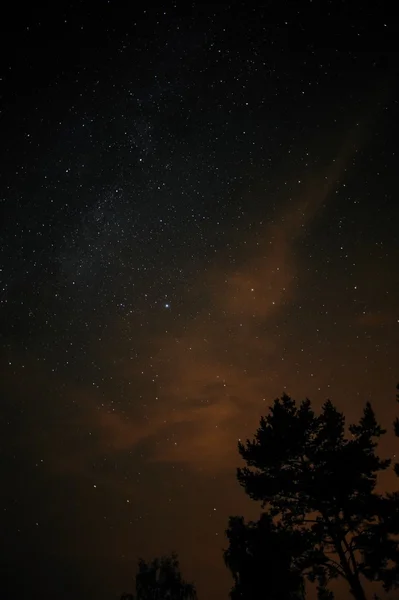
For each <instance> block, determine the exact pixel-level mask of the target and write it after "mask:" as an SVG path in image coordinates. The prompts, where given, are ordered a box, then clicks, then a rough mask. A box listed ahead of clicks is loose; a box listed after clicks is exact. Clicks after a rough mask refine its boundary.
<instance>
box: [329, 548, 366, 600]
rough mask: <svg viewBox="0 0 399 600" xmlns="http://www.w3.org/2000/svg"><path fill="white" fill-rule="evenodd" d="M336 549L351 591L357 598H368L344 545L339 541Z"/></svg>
mask: <svg viewBox="0 0 399 600" xmlns="http://www.w3.org/2000/svg"><path fill="white" fill-rule="evenodd" d="M336 550H337V553H338V556H339V560H340V563H341V567H342V569H343V571H344V573H345V576H346V580H347V582H348V583H349V586H350V593H351V594H352V596H353V597H354V598H355V599H356V600H367V597H366V594H365V593H364V589H363V586H362V584H361V583H360V579H359V576H358V574H357V573H353V571H352V569H351V568H350V565H349V563H348V560H347V558H346V556H345V552H344V551H343V550H342V546H341V544H340V542H339V541H337V542H336Z"/></svg>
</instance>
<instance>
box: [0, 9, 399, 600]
mask: <svg viewBox="0 0 399 600" xmlns="http://www.w3.org/2000/svg"><path fill="white" fill-rule="evenodd" d="M49 4H50V3H49ZM53 4H54V8H49V7H48V6H47V3H46V5H45V6H44V3H42V4H40V3H39V5H38V6H35V7H34V8H32V9H29V10H30V13H29V12H28V13H27V12H24V11H23V9H22V7H21V6H19V5H18V6H17V5H16V6H15V7H14V8H13V9H12V13H10V16H9V17H8V18H4V19H3V18H2V22H1V73H0V77H1V81H0V85H1V115H0V119H1V121H0V201H1V203H0V207H1V217H0V218H1V248H0V263H1V265H0V268H1V273H0V275H1V278H0V281H1V285H0V294H1V295H0V301H1V313H0V323H1V353H0V360H1V366H0V369H1V371H0V372H1V420H0V423H1V432H0V434H1V435H0V453H1V454H0V456H1V464H2V467H1V488H0V493H1V498H0V510H1V513H0V514H1V520H0V531H1V540H2V550H1V553H2V559H1V569H2V571H4V572H2V573H1V586H3V589H4V588H5V589H7V587H8V590H9V591H6V592H4V594H2V597H4V598H9V597H13V598H20V597H21V598H25V597H26V598H28V597H29V599H30V600H31V599H32V598H34V599H36V598H40V599H41V600H47V599H50V598H57V600H66V599H72V598H73V599H74V600H83V599H85V600H86V599H87V598H96V599H97V600H106V599H109V600H112V599H114V600H116V598H117V597H118V594H120V593H121V592H122V591H124V590H129V589H132V577H133V574H134V568H135V561H136V558H137V557H138V556H140V555H142V556H144V557H146V558H151V557H153V556H156V555H160V554H162V553H166V552H169V551H170V550H173V549H174V550H176V551H177V552H178V553H179V555H180V558H181V563H182V569H183V572H184V575H185V577H186V578H188V579H192V580H194V581H195V582H196V584H197V587H198V591H199V595H200V598H201V599H205V598H207V599H209V600H216V599H219V598H220V599H221V598H227V593H228V589H229V587H230V585H231V580H230V577H229V574H228V572H227V571H226V569H225V567H224V564H223V559H222V548H223V547H225V546H226V540H225V537H224V530H225V528H226V526H227V519H228V516H229V515H231V514H245V515H246V516H247V517H256V516H257V515H258V514H259V512H260V507H259V506H258V505H256V504H255V503H251V502H250V501H249V500H247V499H246V498H245V495H244V492H243V491H242V489H241V488H240V487H239V485H238V483H236V481H235V468H236V467H237V466H240V464H241V463H240V459H239V456H238V452H237V447H236V444H237V439H238V438H240V437H244V438H245V437H246V436H251V435H252V433H253V432H254V431H255V429H256V427H257V425H258V423H259V418H260V416H261V414H262V413H264V412H265V411H266V410H267V406H268V405H269V404H270V403H271V401H272V400H273V399H274V398H275V397H276V396H279V395H280V394H281V393H282V392H283V391H286V392H287V393H290V394H292V396H294V397H296V398H298V399H303V398H304V397H305V396H308V397H310V398H311V399H312V400H314V402H315V405H316V406H319V405H320V404H321V403H322V402H323V401H324V400H325V399H326V398H331V400H332V401H333V402H334V403H336V404H337V405H338V407H339V408H340V409H342V410H344V411H345V414H346V415H347V417H348V419H349V420H353V419H357V417H358V416H359V414H360V411H361V408H362V406H363V404H364V402H365V401H366V400H371V401H372V402H373V405H374V407H375V409H376V411H377V416H378V417H379V418H380V420H381V421H382V422H383V424H384V425H386V426H388V427H390V423H391V421H392V419H393V417H394V415H395V411H396V405H395V401H394V400H395V385H396V383H397V381H398V380H399V353H398V342H399V275H398V265H399V236H398V221H399V202H398V179H397V177H398V167H399V162H398V159H399V153H398V149H397V148H398V135H399V104H398V99H399V95H398V85H397V84H398V79H397V64H398V58H399V57H398V53H397V52H395V48H396V39H397V38H396V33H397V32H395V30H394V28H393V25H394V23H395V22H396V21H395V20H394V17H393V15H389V14H386V13H384V8H383V4H381V5H380V6H379V7H378V9H377V8H374V10H375V13H368V12H367V10H368V9H366V8H365V7H363V9H361V7H360V8H359V6H357V3H356V2H354V3H353V4H350V5H349V8H348V5H347V3H346V2H339V1H335V2H333V3H330V2H313V3H312V2H306V3H305V2H302V1H298V2H279V3H277V2H276V3H266V6H267V8H260V7H259V6H258V8H252V7H251V5H250V4H248V3H239V2H237V3H232V4H231V5H227V4H220V3H219V4H213V5H212V4H208V5H207V4H200V3H189V2H188V3H182V7H180V6H178V5H176V4H172V3H170V4H167V3H165V5H164V8H162V9H159V10H155V9H148V7H147V3H143V4H142V5H141V6H140V5H136V8H135V9H134V10H135V12H134V13H133V12H132V10H133V9H132V7H130V6H129V7H125V8H120V7H121V6H122V4H119V8H118V6H117V5H116V3H113V2H108V3H101V2H100V3H97V4H96V5H94V4H93V8H90V5H89V3H86V4H85V3H80V4H79V3H53ZM10 10H11V9H10ZM51 11H52V12H51ZM394 448H395V441H394V440H392V438H391V437H390V436H388V437H387V439H386V441H385V442H384V446H383V450H384V452H386V453H388V454H392V453H393V452H394V451H395V450H394ZM386 485H388V486H391V487H392V486H393V485H395V481H393V480H391V479H389V477H388V479H387V481H386ZM341 594H342V595H341V596H340V597H342V598H346V597H347V596H345V594H347V592H346V591H342V592H341Z"/></svg>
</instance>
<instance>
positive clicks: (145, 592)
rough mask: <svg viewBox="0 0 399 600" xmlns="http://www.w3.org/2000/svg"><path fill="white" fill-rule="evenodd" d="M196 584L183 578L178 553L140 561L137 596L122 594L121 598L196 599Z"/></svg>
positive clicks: (150, 599)
mask: <svg viewBox="0 0 399 600" xmlns="http://www.w3.org/2000/svg"><path fill="white" fill-rule="evenodd" d="M196 598H197V593H196V589H195V586H194V584H192V583H187V582H186V581H184V579H183V578H182V575H181V572H180V566H179V559H178V556H177V554H174V553H172V554H171V555H170V556H163V557H161V558H155V559H154V560H152V561H151V562H146V561H145V560H143V559H139V561H138V570H137V574H136V596H134V595H133V594H122V596H121V600H196Z"/></svg>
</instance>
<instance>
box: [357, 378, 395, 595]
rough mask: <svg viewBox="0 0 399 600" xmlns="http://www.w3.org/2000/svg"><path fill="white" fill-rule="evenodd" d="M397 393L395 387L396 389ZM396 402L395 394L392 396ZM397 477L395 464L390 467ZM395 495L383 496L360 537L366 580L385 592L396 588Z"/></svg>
mask: <svg viewBox="0 0 399 600" xmlns="http://www.w3.org/2000/svg"><path fill="white" fill-rule="evenodd" d="M396 389H397V390H398V392H399V384H398V385H397V386H396ZM396 401H397V402H398V403H399V393H397V395H396ZM393 430H394V433H395V436H396V437H399V418H398V417H396V419H395V420H394V423H393ZM394 471H395V473H396V475H397V476H398V477H399V463H395V464H394ZM398 536H399V492H393V493H389V494H386V495H385V496H383V497H381V498H380V510H379V516H378V519H377V521H376V523H374V524H373V525H372V526H371V527H370V529H369V531H366V532H364V533H363V535H362V536H361V543H362V545H363V560H364V564H363V567H364V571H365V572H366V574H367V576H368V578H369V579H372V580H378V581H382V582H383V585H384V588H385V589H386V590H391V589H392V588H399V547H398V541H397V540H398Z"/></svg>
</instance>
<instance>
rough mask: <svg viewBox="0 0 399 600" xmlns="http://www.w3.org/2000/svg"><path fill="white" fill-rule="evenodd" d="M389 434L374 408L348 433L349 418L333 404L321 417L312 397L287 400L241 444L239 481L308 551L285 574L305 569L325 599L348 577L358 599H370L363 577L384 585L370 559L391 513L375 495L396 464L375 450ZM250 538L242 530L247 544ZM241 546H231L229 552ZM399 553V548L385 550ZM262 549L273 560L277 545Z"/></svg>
mask: <svg viewBox="0 0 399 600" xmlns="http://www.w3.org/2000/svg"><path fill="white" fill-rule="evenodd" d="M398 428H399V425H398ZM384 433H385V431H384V430H383V429H382V428H381V427H380V425H379V424H378V423H377V421H376V418H375V415H374V412H373V410H372V407H371V405H370V404H369V403H367V404H366V405H365V408H364V410H363V415H362V417H361V419H360V421H359V423H358V424H356V425H350V426H349V433H348V434H347V433H346V428H345V418H344V415H343V414H342V413H340V412H339V411H338V410H337V408H336V407H335V406H334V405H333V404H332V403H331V402H330V401H327V402H326V403H325V404H324V405H323V407H322V410H321V412H320V414H319V415H318V416H317V415H316V414H315V413H314V411H313V409H312V405H311V402H310V401H309V400H305V401H303V402H301V403H300V404H297V403H296V402H295V401H294V400H292V399H291V398H290V397H289V396H287V395H283V396H282V398H281V399H277V400H275V402H274V404H273V406H271V407H270V410H269V414H268V415H267V416H266V417H262V419H261V421H260V427H259V429H258V431H257V432H256V434H255V438H254V439H253V440H252V441H250V440H247V442H246V443H245V444H242V443H241V442H240V443H239V445H238V447H239V453H240V454H241V456H242V458H243V459H244V460H245V462H246V463H247V466H246V467H244V468H242V469H238V470H237V478H238V481H239V483H240V484H241V485H242V486H243V487H244V489H245V491H246V493H247V494H248V495H249V496H250V497H251V498H252V499H254V500H257V501H261V503H262V507H267V511H268V514H269V517H271V518H273V519H274V520H275V522H276V523H280V526H281V527H282V528H283V530H284V534H285V533H286V532H287V531H288V532H290V534H292V535H294V534H295V535H297V536H300V537H299V538H297V539H300V540H301V543H302V544H304V546H305V547H303V548H302V550H301V553H300V556H295V555H294V557H293V561H292V563H291V564H288V563H287V561H286V559H285V558H284V560H282V563H281V565H280V567H279V569H280V571H281V572H285V576H284V577H287V573H288V574H289V576H290V577H291V575H293V574H294V573H297V570H298V569H299V570H300V572H301V573H302V574H303V575H304V576H306V577H307V578H308V579H309V580H310V581H314V582H316V583H317V584H318V589H319V598H328V597H331V596H330V595H329V592H328V589H327V586H328V583H329V581H330V580H331V579H332V578H337V577H341V578H343V579H345V580H346V581H347V583H348V584H349V588H350V591H351V594H352V596H353V597H354V598H355V599H356V600H365V597H366V596H365V593H364V589H363V583H362V576H365V577H368V578H369V579H373V580H377V579H380V580H381V581H383V577H382V573H379V572H378V569H374V570H373V569H372V568H370V565H369V564H367V562H368V561H369V559H371V558H372V553H370V552H369V550H370V543H369V541H370V539H371V538H373V537H374V538H375V530H376V528H377V527H378V525H379V523H380V521H381V519H382V517H383V514H384V511H389V510H390V509H388V508H387V500H386V499H385V498H383V497H382V496H380V495H378V494H377V493H376V492H375V486H376V479H377V475H378V473H379V472H380V471H383V470H384V469H387V468H388V467H389V465H390V461H389V460H381V459H380V458H379V457H378V456H377V455H376V452H375V449H376V446H377V441H376V440H378V438H379V437H380V436H381V435H383V434H384ZM231 523H232V521H230V525H231ZM247 527H248V526H247ZM250 527H253V526H252V525H251V526H250ZM261 527H262V526H261V524H260V522H259V524H258V528H261ZM276 527H278V525H276ZM269 529H270V531H269V532H268V534H267V536H265V537H267V539H268V543H269V544H270V545H272V540H273V539H276V538H273V536H274V535H276V531H277V530H276V531H275V530H274V529H273V527H272V526H269ZM247 533H248V532H247V531H244V530H243V533H242V536H243V539H244V543H246V542H245V540H246V537H245V536H246V535H247ZM293 540H294V537H291V538H290V543H293ZM391 541H392V540H390V542H391ZM237 544H238V542H237V541H236V540H234V543H233V545H232V542H231V541H230V550H232V548H235V547H237ZM265 544H266V542H265ZM394 550H396V545H395V548H394V547H392V548H389V549H388V547H384V550H383V551H385V552H388V554H389V553H391V554H392V552H393V551H394ZM227 552H229V551H227ZM262 552H264V553H265V556H268V555H269V556H270V559H271V560H273V557H272V556H271V553H272V552H273V549H272V548H271V549H269V550H265V549H263V550H262ZM267 553H268V554H267ZM256 560H258V558H256ZM284 561H285V562H284ZM259 564H260V563H259ZM235 568H236V572H239V569H237V567H235ZM245 568H246V569H249V567H245ZM251 568H252V567H251ZM254 568H255V567H254ZM292 569H293V570H292ZM267 572H269V571H267ZM265 586H266V588H267V583H266V582H265ZM236 587H237V582H236ZM233 592H234V590H233ZM241 597H243V596H241ZM248 597H251V595H249V596H248ZM285 597H286V598H289V597H290V596H285Z"/></svg>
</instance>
